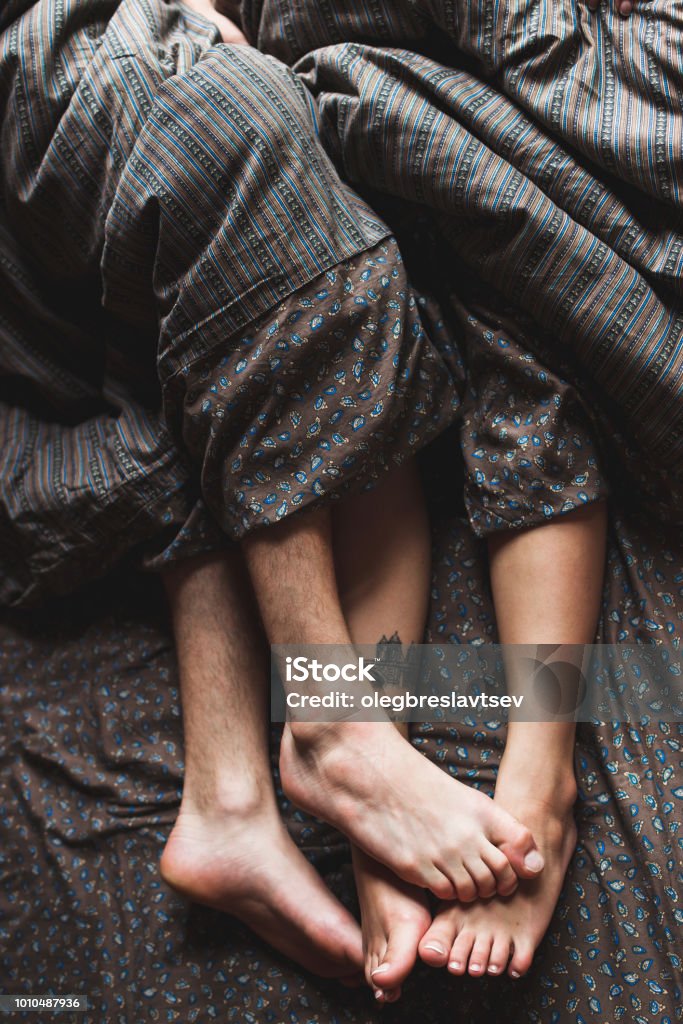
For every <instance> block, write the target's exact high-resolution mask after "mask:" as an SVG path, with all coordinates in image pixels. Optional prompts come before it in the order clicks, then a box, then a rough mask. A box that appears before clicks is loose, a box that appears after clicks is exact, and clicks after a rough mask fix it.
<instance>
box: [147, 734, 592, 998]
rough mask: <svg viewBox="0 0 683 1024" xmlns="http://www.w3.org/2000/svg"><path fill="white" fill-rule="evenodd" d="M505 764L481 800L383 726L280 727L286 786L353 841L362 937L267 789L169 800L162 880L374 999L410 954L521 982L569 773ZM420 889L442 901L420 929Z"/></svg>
mask: <svg viewBox="0 0 683 1024" xmlns="http://www.w3.org/2000/svg"><path fill="white" fill-rule="evenodd" d="M519 761H520V758H519V757H518V755H516V754H514V753H512V754H510V756H508V754H507V752H506V755H505V757H504V758H503V762H502V764H501V768H500V772H499V776H498V782H497V786H496V792H495V798H494V800H490V799H489V798H488V797H486V796H484V795H483V794H481V793H479V792H477V791H476V790H474V789H471V788H470V787H468V786H465V785H463V784H462V783H460V782H458V781H456V780H455V779H453V778H451V777H449V776H448V775H447V774H446V773H445V772H443V771H442V770H441V769H439V768H438V767H437V766H435V765H434V764H432V763H431V762H429V761H428V760H427V759H426V758H424V757H423V756H422V755H421V754H420V753H419V752H418V751H417V750H415V749H414V748H413V747H411V746H410V745H409V744H407V743H406V741H405V740H404V739H402V737H400V736H399V735H398V733H397V732H396V730H395V729H394V728H393V727H392V726H391V725H389V724H386V725H385V724H382V723H346V724H344V725H341V726H335V727H330V728H329V729H328V730H321V728H320V726H312V727H311V726H299V727H298V728H296V727H295V728H294V729H293V728H292V727H291V726H288V727H287V728H286V729H285V734H284V736H283V743H282V753H281V774H282V781H283V786H284V789H285V792H286V793H287V794H288V796H289V797H290V798H291V799H292V800H293V801H294V802H295V803H296V804H297V805H298V806H300V807H302V808H303V809H305V810H307V811H310V812H311V813H313V814H315V815H317V816H318V817H322V818H324V819H325V820H327V821H329V822H331V823H332V824H333V825H335V826H337V827H338V828H340V830H342V831H343V832H345V833H346V835H348V836H349V838H350V839H351V841H352V843H353V844H354V850H353V859H354V872H355V877H356V884H357V889H358V895H359V900H360V907H361V917H362V936H361V932H360V931H359V929H358V925H357V924H356V922H355V920H354V918H353V917H352V916H351V915H350V914H349V913H348V912H347V911H346V910H345V909H344V908H343V907H342V906H341V905H340V904H339V903H338V902H337V901H336V900H335V899H334V897H333V896H332V894H331V893H330V892H329V890H328V889H327V888H326V886H325V885H324V883H323V882H322V880H321V878H320V876H319V875H318V873H317V872H316V871H315V870H314V868H313V867H312V866H311V865H310V864H309V863H308V861H307V860H306V859H305V857H304V856H303V855H302V854H301V852H300V851H299V850H298V849H297V847H296V846H295V844H294V843H293V841H292V840H291V838H290V837H289V835H288V833H287V832H286V830H285V829H284V827H283V824H282V822H281V819H280V816H279V813H278V808H277V805H276V802H275V798H274V795H273V792H272V790H271V791H270V792H260V791H253V792H248V791H246V792H242V793H239V794H235V792H234V790H233V789H228V790H227V791H228V792H229V793H230V796H229V798H227V799H225V798H223V797H224V794H221V793H220V792H218V791H217V792H216V793H215V794H213V798H212V799H211V800H208V801H207V802H206V806H204V807H198V806H195V807H193V806H188V805H187V802H186V801H185V800H184V801H183V807H182V808H181V813H180V815H179V817H178V821H177V823H176V825H175V827H174V829H173V831H172V833H171V836H170V838H169V841H168V844H167V846H166V849H165V851H164V854H163V857H162V863H161V870H162V874H163V876H164V878H165V879H166V881H167V882H168V883H169V884H171V885H172V886H174V887H175V888H176V889H178V890H179V891H181V892H182V893H183V894H184V895H186V896H187V897H188V898H190V899H191V900H193V901H196V902H200V903H203V904H207V905H209V906H212V907H215V908H218V909H220V910H223V911H225V912H227V913H230V914H233V915H235V916H236V917H238V918H240V919H241V920H242V921H244V922H245V923H246V924H248V925H249V926H250V927H251V928H252V929H253V930H254V931H255V932H256V933H257V934H259V935H260V936H261V937H262V938H264V939H265V940H266V941H267V942H268V943H269V944H270V945H272V946H274V947H276V948H277V949H279V950H280V951H281V952H283V953H285V954H286V955H287V956H289V957H291V958H292V959H294V960H296V961H297V962H298V963H300V964H301V965H302V966H303V967H305V968H306V969H308V970H310V971H312V972H314V973H316V974H319V975H321V976H325V977H337V978H339V979H341V980H342V981H348V982H349V983H350V984H353V983H356V982H357V981H358V979H359V977H360V973H361V971H362V972H363V973H364V975H365V978H366V980H367V982H368V984H369V985H370V986H371V987H372V989H373V991H374V994H375V997H376V998H377V999H378V1001H385V1002H393V1001H394V1000H396V999H397V998H398V997H399V995H400V991H401V985H402V983H403V981H404V980H405V978H406V977H407V976H408V974H409V973H410V971H411V970H412V968H413V966H414V964H415V962H416V960H417V958H418V956H419V957H420V958H421V959H422V960H423V961H424V962H425V963H427V964H430V965H431V966H434V967H447V969H448V970H449V971H450V972H451V973H453V974H454V975H463V974H465V973H469V974H470V975H472V976H474V977H477V976H483V975H486V974H488V975H489V976H491V975H497V974H498V975H500V974H503V973H504V972H506V971H507V973H508V974H509V975H510V976H512V977H521V976H522V975H523V974H524V973H525V972H526V971H527V970H528V969H529V967H530V965H531V961H532V958H533V955H534V951H535V949H536V947H537V946H538V944H539V942H540V941H541V939H542V937H543V935H544V933H545V931H546V929H547V927H548V924H549V921H550V919H551V917H552V914H553V911H554V909H555V905H556V903H557V900H558V896H559V893H560V889H561V886H562V882H563V879H564V875H565V872H566V869H567V865H568V862H569V859H570V857H571V855H572V852H573V849H574V845H575V838H576V832H575V826H574V822H573V817H572V805H573V802H574V799H575V784H574V780H573V778H570V779H565V778H562V779H555V778H552V777H550V778H549V777H548V775H547V772H545V771H544V768H545V766H544V764H543V763H542V762H539V763H538V764H535V763H534V756H533V753H529V754H525V756H524V758H523V763H517V762H519ZM233 785H234V780H233ZM217 789H220V787H217ZM427 889H429V890H431V891H432V892H433V893H435V895H436V896H437V897H439V898H441V899H442V900H443V902H442V903H441V904H440V905H439V907H438V909H437V912H436V914H435V916H434V918H433V919H432V915H431V913H430V910H429V906H428V900H427V892H426V890H427Z"/></svg>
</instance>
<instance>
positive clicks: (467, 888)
mask: <svg viewBox="0 0 683 1024" xmlns="http://www.w3.org/2000/svg"><path fill="white" fill-rule="evenodd" d="M280 773H281V778H282V784H283V786H284V789H285V792H286V793H287V795H288V796H289V798H290V799H291V800H293V801H294V803H296V804H298V806H299V807H303V808H304V809H305V810H307V811H309V812H310V813H312V814H315V815H317V816H318V817H319V818H323V819H324V820H325V821H329V822H330V823H331V824H332V825H335V826H336V827H337V828H339V829H340V830H341V831H342V832H344V833H345V834H346V835H347V836H349V838H350V839H351V840H352V842H354V843H355V844H356V845H357V846H359V847H360V848H361V849H363V850H365V852H366V853H367V854H369V855H370V856H371V857H373V858H374V859H375V860H379V861H380V862H382V863H383V864H386V865H387V867H389V868H390V869H391V870H392V871H393V872H395V873H396V874H397V875H398V876H399V877H400V878H402V879H403V880H404V881H406V882H410V883H411V884H413V885H418V886H421V887H423V888H428V889H431V890H432V892H433V893H434V894H435V895H436V896H439V897H440V898H442V899H452V898H453V897H457V898H458V899H459V900H461V901H462V902H468V901H471V900H473V899H475V898H476V897H477V896H491V895H492V894H493V893H494V892H499V893H510V892H512V891H513V890H514V888H515V886H516V884H517V876H521V877H525V878H530V877H535V876H536V875H537V874H538V873H539V872H540V871H541V869H542V868H543V858H542V856H541V855H540V853H539V851H538V849H537V848H536V844H535V842H534V838H533V836H532V833H531V832H530V830H529V829H528V828H527V827H525V826H524V825H522V824H520V822H519V821H517V820H516V819H515V818H514V817H513V816H512V814H510V813H509V812H508V811H506V810H504V809H503V808H502V807H501V806H498V805H496V804H495V803H494V802H493V801H492V800H490V799H489V798H488V797H486V796H484V795H483V793H479V792H477V791H476V790H475V789H471V788H470V787H469V786H464V785H463V784H462V783H460V782H457V781H456V780H455V779H453V778H449V776H448V775H446V774H445V772H443V771H442V770H441V769H440V768H438V767H437V766H436V765H434V764H432V763H431V762H430V761H428V760H427V759H426V758H425V757H424V756H423V755H422V754H420V753H418V751H417V750H415V748H414V747H413V746H411V745H410V743H407V742H406V741H405V739H403V737H402V736H400V735H399V733H398V731H397V730H396V729H395V728H394V727H393V725H392V724H391V723H390V722H386V723H385V722H343V723H335V724H332V725H323V724H320V723H301V722H299V723H288V724H287V726H286V727H285V732H284V735H283V740H282V746H281V754H280Z"/></svg>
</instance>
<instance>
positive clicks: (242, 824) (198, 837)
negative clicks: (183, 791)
mask: <svg viewBox="0 0 683 1024" xmlns="http://www.w3.org/2000/svg"><path fill="white" fill-rule="evenodd" d="M161 874H162V877H163V878H164V880H165V881H166V882H167V883H168V884H169V885H170V886H172V887H173V888H174V889H177V890H178V892H180V893H182V895H183V896H185V897H186V898H187V899H189V900H191V901H193V902H196V903H202V904H205V905H206V906H208V907H213V908H214V909H216V910H222V911H224V912H225V913H227V914H232V915H234V916H235V917H238V918H239V919H240V920H241V921H243V922H244V923H245V924H247V925H248V926H249V927H250V928H251V929H252V930H253V931H254V932H256V934H257V935H259V936H260V937H261V938H262V939H264V940H265V941H266V942H267V943H268V944H269V945H270V946H274V947H275V948H276V949H278V950H279V951H280V952H281V953H284V954H285V955H286V956H288V957H290V958H291V959H292V960H295V961H296V962H297V963H299V964H301V965H302V967H304V968H305V969H306V970H308V971H312V972H313V973H314V974H318V975H320V976H322V977H330V978H331V977H334V978H340V979H344V978H349V979H351V978H353V977H354V976H357V975H358V973H359V971H360V970H362V964H363V951H362V940H361V934H360V929H359V927H358V924H357V922H356V921H355V920H354V918H353V917H352V916H351V914H350V913H349V912H348V911H347V910H345V909H344V907H342V905H341V904H340V903H339V902H338V901H337V900H336V899H335V897H334V896H333V895H332V893H331V892H330V891H329V889H328V888H327V886H326V885H325V884H324V882H323V880H322V879H321V877H320V875H319V874H318V872H317V871H316V870H315V868H313V867H312V865H311V864H309V862H308V861H307V860H306V858H305V857H304V856H303V854H302V853H301V851H300V850H298V849H297V847H296V846H295V844H294V842H293V841H292V839H291V838H290V836H289V834H288V833H287V831H286V829H285V828H284V825H283V824H282V821H281V819H280V816H279V813H278V808H277V806H276V804H275V800H274V799H272V800H269V799H267V798H266V799H263V798H261V799H259V800H258V801H257V800H254V801H252V802H250V803H249V805H248V806H246V807H243V808H241V810H240V811H239V813H238V812H237V808H235V807H232V809H231V812H230V813H227V812H226V811H224V812H223V813H220V812H219V811H218V809H217V808H216V809H215V810H212V811H211V812H210V813H207V812H204V811H199V810H197V809H195V808H193V809H181V813H180V814H179V816H178V820H177V821H176V823H175V825H174V827H173V830H172V832H171V835H170V837H169V840H168V843H167V845H166V848H165V850H164V852H163V855H162V858H161Z"/></svg>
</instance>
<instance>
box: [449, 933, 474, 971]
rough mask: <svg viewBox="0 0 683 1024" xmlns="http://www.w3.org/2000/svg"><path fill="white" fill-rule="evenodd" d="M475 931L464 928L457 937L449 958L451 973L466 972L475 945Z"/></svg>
mask: <svg viewBox="0 0 683 1024" xmlns="http://www.w3.org/2000/svg"><path fill="white" fill-rule="evenodd" d="M474 939H475V936H474V932H470V931H467V929H466V928H464V929H463V930H462V931H461V932H460V934H459V935H458V937H457V938H456V940H455V942H454V943H453V946H452V948H451V952H450V956H449V958H448V970H449V971H450V972H451V974H464V973H465V971H466V970H467V963H468V961H469V958H470V953H471V952H472V946H473V945H474Z"/></svg>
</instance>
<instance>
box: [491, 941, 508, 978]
mask: <svg viewBox="0 0 683 1024" xmlns="http://www.w3.org/2000/svg"><path fill="white" fill-rule="evenodd" d="M509 959H510V939H509V936H507V935H496V936H495V937H494V939H493V945H492V946H491V952H490V953H489V965H488V968H487V970H488V973H489V974H502V973H503V971H504V970H505V968H506V967H507V962H508V960H509Z"/></svg>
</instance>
